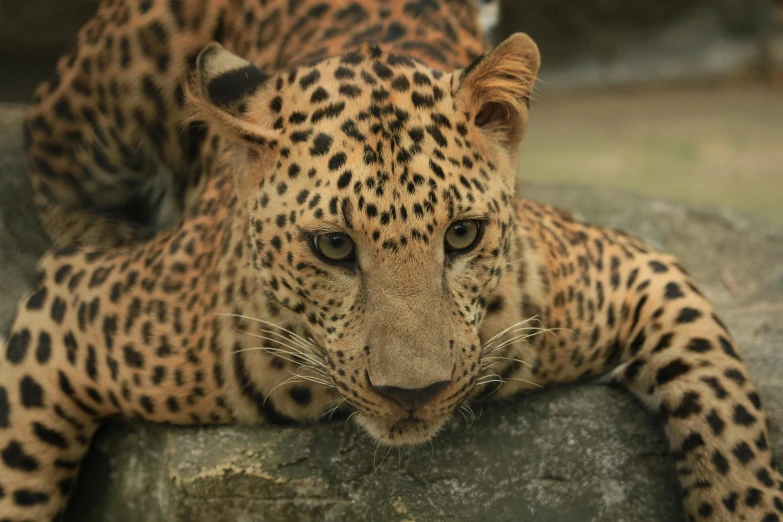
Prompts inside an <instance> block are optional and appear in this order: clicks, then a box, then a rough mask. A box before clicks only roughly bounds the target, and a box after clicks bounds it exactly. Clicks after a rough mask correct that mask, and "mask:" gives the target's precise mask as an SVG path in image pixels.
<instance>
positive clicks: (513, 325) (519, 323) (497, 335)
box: [484, 315, 538, 346]
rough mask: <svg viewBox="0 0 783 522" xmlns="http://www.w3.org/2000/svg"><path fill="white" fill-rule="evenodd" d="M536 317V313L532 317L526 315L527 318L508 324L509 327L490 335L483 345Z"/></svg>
mask: <svg viewBox="0 0 783 522" xmlns="http://www.w3.org/2000/svg"><path fill="white" fill-rule="evenodd" d="M536 318H538V316H537V315H534V316H532V317H528V318H527V319H525V320H524V321H519V322H518V323H514V324H512V325H511V326H509V327H508V328H506V329H505V330H503V331H501V332H499V333H497V334H495V336H494V337H492V339H490V340H489V341H487V342H486V343H484V346H487V345H489V344H490V343H492V341H494V340H495V339H497V338H498V337H502V336H503V335H505V334H506V332H508V331H509V330H511V329H512V328H516V327H517V326H520V325H523V324H526V323H529V322H530V321H532V320H533V319H536Z"/></svg>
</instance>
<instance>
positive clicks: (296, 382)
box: [263, 377, 304, 406]
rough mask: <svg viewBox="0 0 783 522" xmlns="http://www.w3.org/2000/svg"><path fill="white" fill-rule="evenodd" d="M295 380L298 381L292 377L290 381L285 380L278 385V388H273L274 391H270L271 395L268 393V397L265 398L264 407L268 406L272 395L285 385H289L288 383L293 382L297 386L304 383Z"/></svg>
mask: <svg viewBox="0 0 783 522" xmlns="http://www.w3.org/2000/svg"><path fill="white" fill-rule="evenodd" d="M294 379H296V377H291V378H290V379H287V380H285V381H283V382H281V383H280V384H278V385H277V386H275V387H274V388H272V389H271V390H270V391H269V393H267V394H266V397H264V403H263V405H264V406H266V401H268V400H269V397H271V396H272V394H273V393H274V392H275V390H277V389H278V388H279V387H281V386H283V385H284V384H288V383H291V382H293V383H295V384H299V383H302V382H304V381H295V380H294Z"/></svg>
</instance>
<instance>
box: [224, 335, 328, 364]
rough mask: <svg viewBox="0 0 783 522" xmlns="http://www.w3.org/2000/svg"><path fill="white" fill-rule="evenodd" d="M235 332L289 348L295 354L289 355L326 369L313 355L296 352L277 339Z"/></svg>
mask: <svg viewBox="0 0 783 522" xmlns="http://www.w3.org/2000/svg"><path fill="white" fill-rule="evenodd" d="M237 331H238V332H241V333H243V334H247V335H249V336H251V337H255V338H257V339H263V340H265V341H269V342H272V343H277V344H279V345H281V346H285V347H286V348H290V349H291V350H293V351H294V352H295V353H293V354H291V355H298V356H300V357H302V358H304V359H307V360H309V361H310V362H312V363H315V364H318V365H320V366H323V367H324V368H326V365H325V364H324V363H323V362H322V361H319V360H318V359H316V358H315V357H314V356H313V355H310V354H308V353H305V352H303V351H301V350H298V349H297V348H296V347H295V346H291V345H290V344H287V343H284V342H282V341H280V340H278V339H271V338H269V337H265V336H263V335H259V334H255V333H252V332H246V331H245V330H240V329H237Z"/></svg>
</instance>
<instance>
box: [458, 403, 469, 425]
mask: <svg viewBox="0 0 783 522" xmlns="http://www.w3.org/2000/svg"><path fill="white" fill-rule="evenodd" d="M457 411H458V412H459V413H460V415H462V418H463V419H465V429H468V417H467V415H465V412H463V411H462V407H460V408H458V409H457Z"/></svg>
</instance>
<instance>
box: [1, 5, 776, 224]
mask: <svg viewBox="0 0 783 522" xmlns="http://www.w3.org/2000/svg"><path fill="white" fill-rule="evenodd" d="M395 1H396V0H395ZM478 1H480V2H481V3H482V9H483V11H482V14H483V15H484V17H485V18H486V19H487V20H489V21H490V23H492V20H495V21H499V22H498V23H497V24H496V25H495V26H494V27H493V28H492V30H491V35H492V38H493V39H494V40H498V39H502V38H503V37H505V36H506V35H508V34H511V33H513V32H516V31H525V32H528V33H529V34H530V35H532V36H533V38H534V39H535V40H536V41H537V42H538V44H539V46H540V48H541V52H542V56H543V67H542V70H541V75H540V77H541V82H540V83H539V87H538V95H537V100H536V101H535V103H534V106H533V112H532V116H531V122H530V130H529V133H528V138H527V140H526V142H525V145H524V154H523V156H522V162H521V164H520V177H521V179H522V181H523V185H522V186H523V187H524V186H525V185H524V184H525V183H530V184H535V183H544V182H545V183H547V184H550V185H551V184H554V185H557V184H568V185H571V186H573V185H592V186H598V187H610V188H613V189H621V190H626V191H631V192H636V193H640V194H643V195H648V196H653V197H660V198H663V199H668V200H674V201H681V202H686V203H688V204H689V205H691V206H697V207H698V206H702V205H703V206H708V207H716V206H719V207H725V208H728V209H734V210H736V211H739V212H740V213H742V214H745V215H748V216H751V217H752V218H753V219H756V220H758V221H760V222H763V223H767V224H769V225H772V226H773V227H777V228H781V229H783V0H633V1H627V0H505V1H499V0H494V1H493V0H490V1H485V0H478ZM96 4H97V1H96V0H68V1H63V0H25V1H21V0H0V71H2V78H3V81H2V82H1V83H0V102H11V103H24V102H26V101H27V100H28V99H29V96H30V93H31V92H32V90H33V88H34V86H35V85H36V84H37V83H38V82H39V81H41V80H43V79H45V78H46V77H47V76H48V74H49V73H50V71H51V70H52V68H53V64H54V62H55V60H56V58H57V56H58V55H59V54H60V53H61V52H62V51H63V50H64V49H65V47H66V46H67V45H68V43H69V42H70V41H71V39H72V37H73V35H74V33H75V32H76V30H77V29H78V27H79V26H80V25H81V24H82V23H83V21H85V20H86V19H87V18H88V17H89V16H90V15H91V14H92V12H93V11H94V9H95V5H96Z"/></svg>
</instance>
